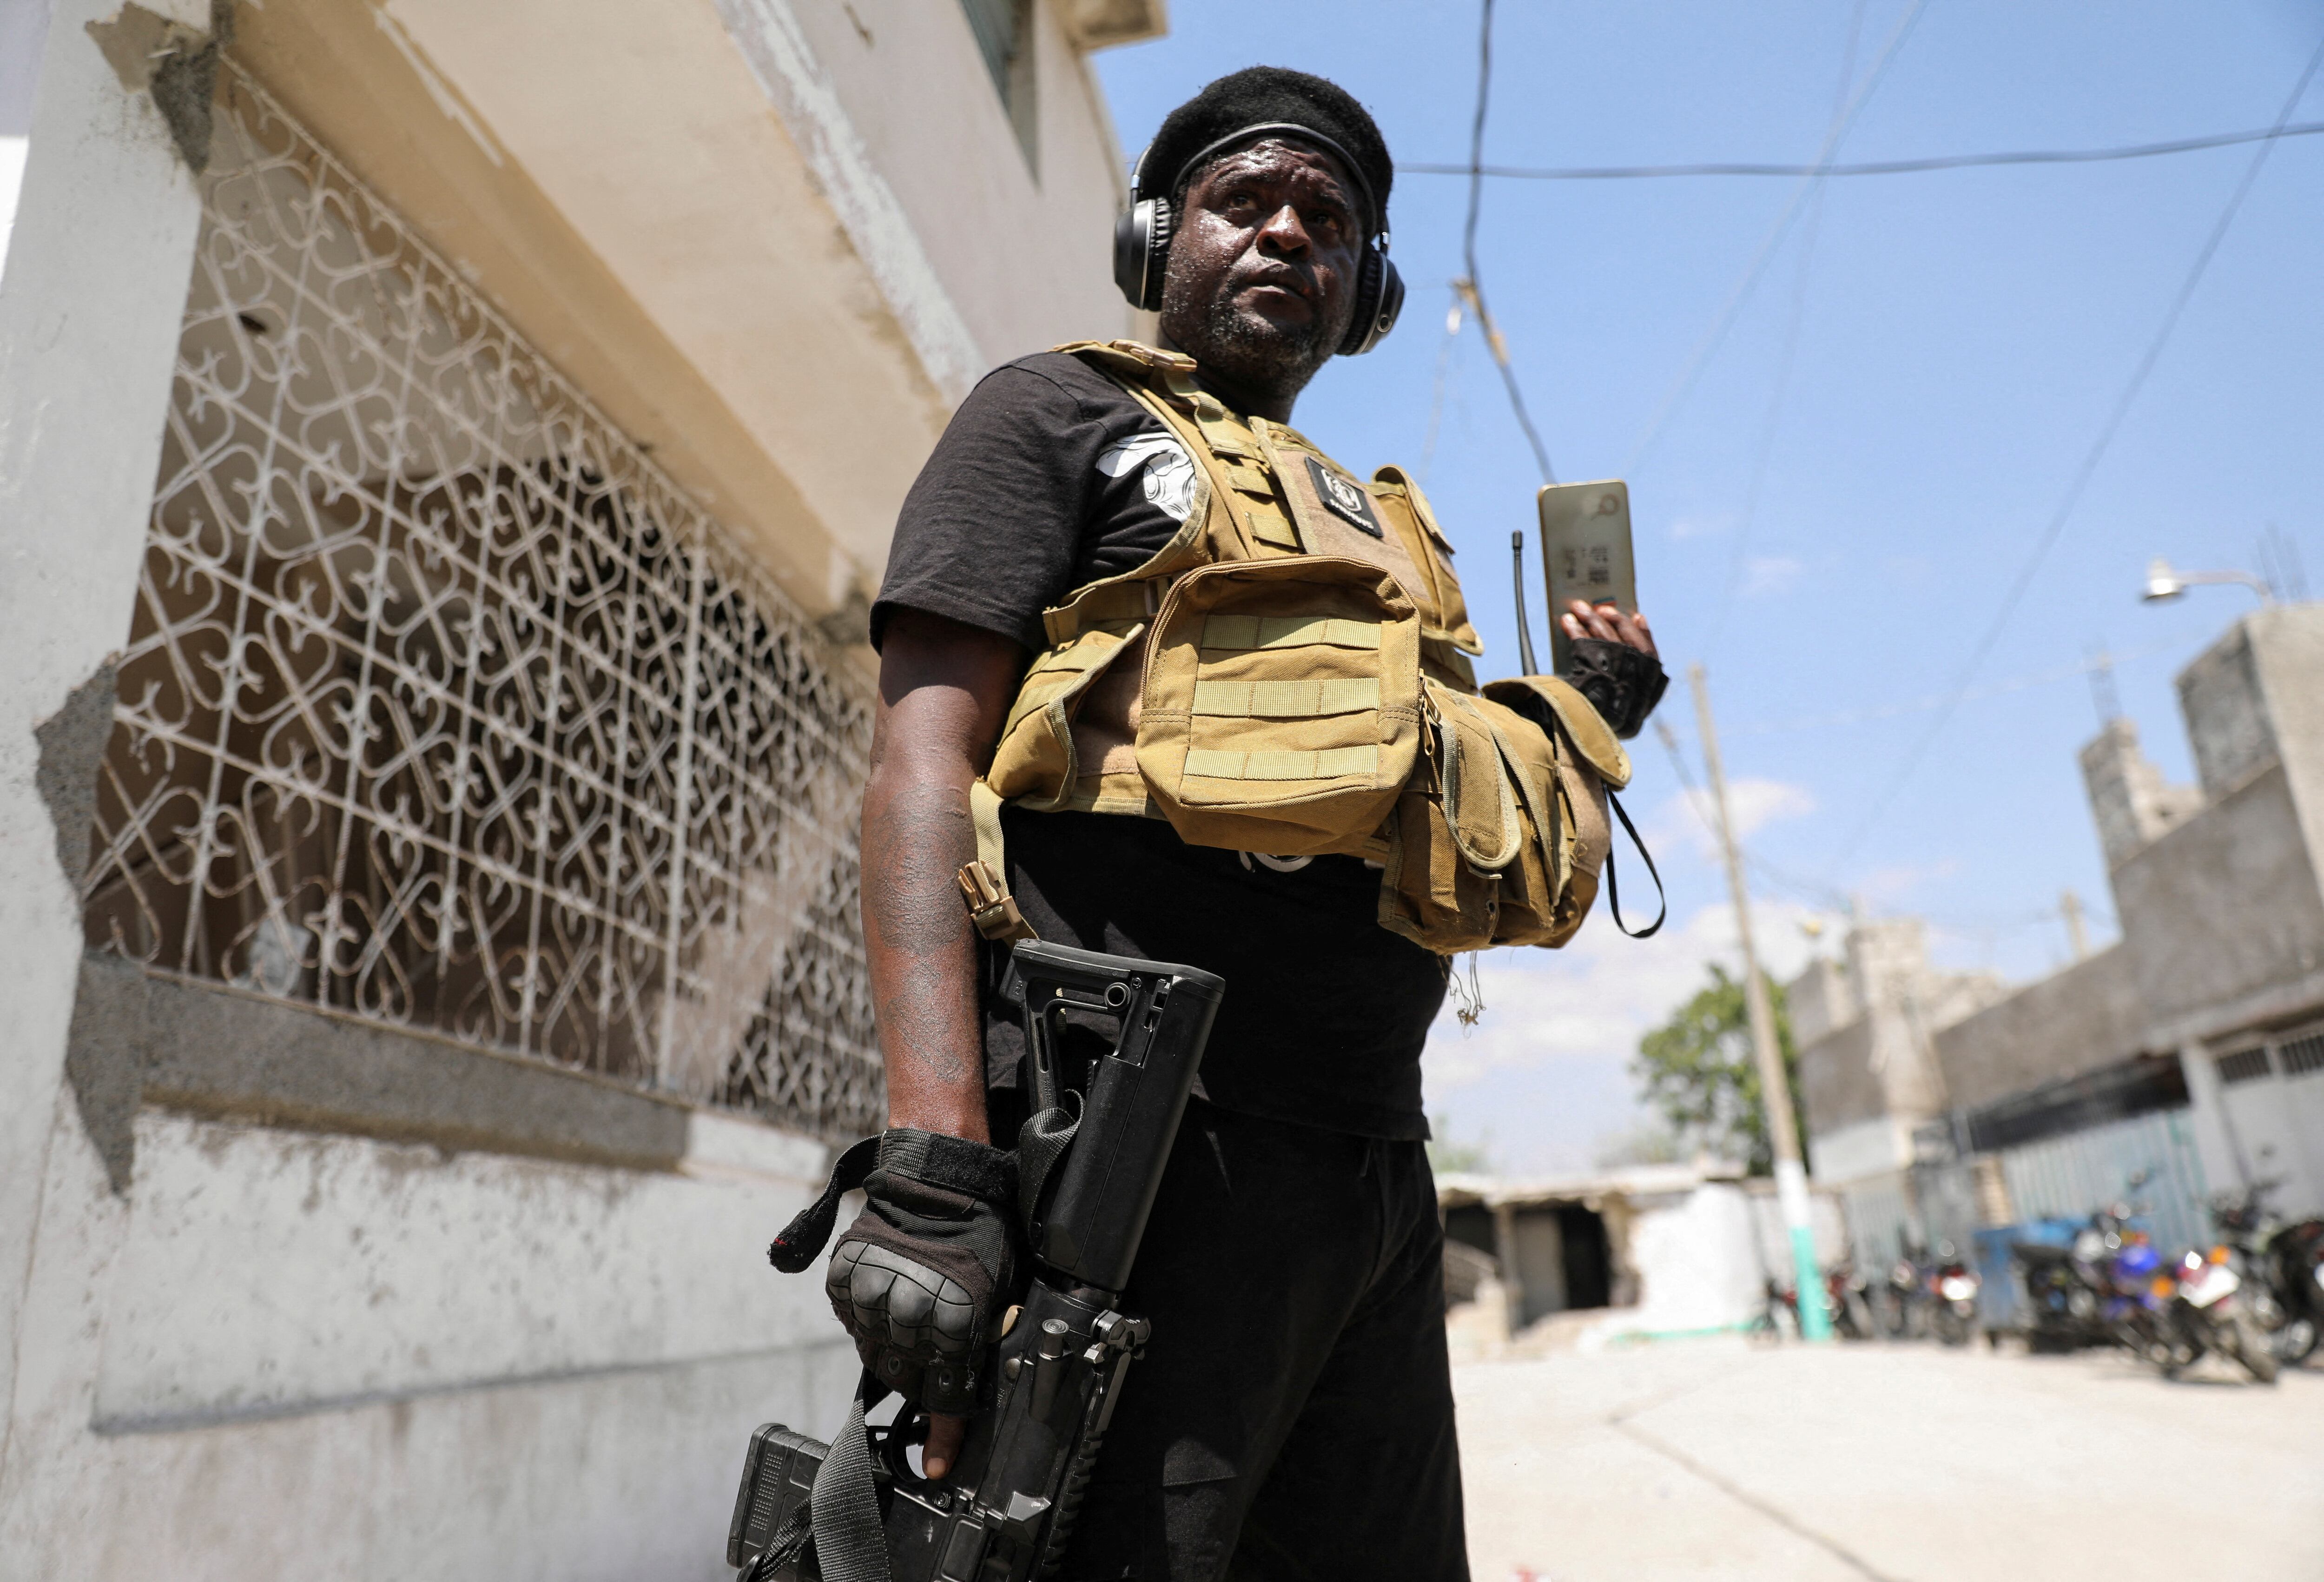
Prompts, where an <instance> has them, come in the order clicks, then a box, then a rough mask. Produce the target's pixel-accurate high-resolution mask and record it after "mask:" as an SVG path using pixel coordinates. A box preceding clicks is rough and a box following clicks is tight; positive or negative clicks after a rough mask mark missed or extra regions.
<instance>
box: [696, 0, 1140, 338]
mask: <svg viewBox="0 0 2324 1582" xmlns="http://www.w3.org/2000/svg"><path fill="white" fill-rule="evenodd" d="M721 5H722V8H723V9H724V11H725V12H726V14H727V15H728V18H729V21H730V23H739V20H740V18H742V16H743V15H744V14H747V13H749V12H751V11H752V10H754V9H755V10H759V11H772V10H774V9H775V4H774V0H721ZM788 11H789V13H790V14H791V15H792V17H793V19H794V23H795V25H796V27H797V29H798V32H799V33H800V34H801V35H802V36H803V37H804V38H805V39H806V41H807V43H808V45H809V46H810V48H811V49H812V51H813V52H814V58H815V60H816V63H817V65H818V67H819V69H820V71H821V74H822V75H823V77H824V78H825V79H826V80H827V81H828V82H829V83H830V85H831V88H832V90H833V92H834V94H835V97H836V100H837V102H838V103H839V104H840V105H841V106H844V109H845V113H846V116H847V120H848V122H849V124H850V125H853V127H854V128H855V129H856V131H857V133H858V134H859V136H860V138H861V140H862V147H863V148H864V150H865V152H866V153H867V155H868V157H869V159H870V161H871V165H872V166H873V167H874V168H875V169H876V170H877V171H878V172H879V174H880V176H881V180H883V181H884V183H885V184H886V186H887V187H888V189H889V190H890V191H892V192H893V193H894V194H895V199H896V201H897V202H898V203H899V205H900V207H901V208H902V209H903V211H904V212H905V213H906V214H907V215H908V216H909V217H910V219H911V223H912V226H913V227H914V229H915V230H917V231H918V234H919V235H920V236H923V237H926V238H928V243H927V252H928V258H929V262H930V264H932V266H933V267H934V269H935V271H936V275H937V277H938V279H940V280H941V281H942V282H943V284H944V289H945V294H946V295H947V296H949V297H950V298H951V300H952V301H954V303H956V304H957V305H958V307H959V310H960V314H961V317H962V319H964V321H965V322H966V323H967V325H968V327H969V330H970V332H971V333H972V334H973V335H974V336H975V338H976V339H977V342H978V344H979V345H981V346H982V347H983V348H984V350H985V354H986V355H987V356H988V357H990V359H991V361H993V362H996V363H998V362H1004V361H1007V360H1008V359H1010V358H1012V357H1019V356H1025V355H1026V354H1027V353H1028V352H1035V351H1040V350H1043V349H1045V348H1046V347H1051V346H1054V345H1056V343H1058V342H1059V341H1064V340H1081V339H1091V340H1109V339H1111V338H1114V337H1116V336H1121V335H1128V334H1130V333H1132V321H1133V315H1132V314H1131V312H1130V306H1129V304H1128V303H1126V302H1124V301H1122V299H1121V293H1120V291H1116V290H1115V289H1114V285H1113V221H1114V217H1115V215H1116V214H1117V213H1118V212H1120V207H1121V203H1122V200H1123V198H1124V197H1125V196H1126V194H1127V193H1128V190H1129V181H1128V178H1127V175H1126V173H1125V172H1126V171H1127V168H1128V167H1127V164H1126V162H1125V161H1124V159H1123V157H1122V153H1123V151H1122V150H1121V149H1120V146H1119V145H1118V144H1117V143H1116V142H1115V140H1114V134H1113V127H1112V123H1111V117H1110V116H1108V115H1107V113H1106V107H1105V99H1104V96H1103V94H1102V92H1101V91H1100V90H1099V88H1097V86H1096V84H1095V82H1094V80H1093V78H1092V75H1091V72H1090V70H1089V68H1088V65H1087V63H1086V61H1085V60H1084V58H1083V57H1082V56H1081V55H1080V54H1078V53H1076V52H1075V51H1074V49H1073V47H1072V45H1071V44H1070V43H1069V42H1067V40H1066V37H1065V30H1064V29H1063V27H1061V26H1060V25H1059V23H1058V20H1057V17H1056V7H1055V6H1053V5H1048V4H1038V5H1034V6H1033V7H1032V8H1031V14H1032V20H1033V29H1032V32H1033V39H1032V49H1033V65H1034V76H1035V91H1034V97H1035V100H1036V103H1037V116H1038V122H1039V138H1038V147H1039V157H1038V161H1037V164H1038V169H1037V170H1036V169H1035V168H1034V166H1033V164H1030V163H1028V162H1027V161H1026V159H1025V157H1024V154H1023V151H1022V150H1021V149H1019V146H1018V144H1017V140H1016V137H1015V134H1013V132H1012V131H1011V129H1010V125H1009V118H1008V114H1007V111H1006V110H1005V109H1004V108H1003V106H1002V105H1001V96H1000V94H999V93H998V92H997V91H996V90H995V89H994V88H993V85H992V79H991V74H990V73H989V72H987V70H986V69H985V66H984V60H983V57H982V55H980V54H979V53H978V52H977V48H976V42H975V38H974V35H973V34H972V33H971V32H970V31H969V26H968V18H967V15H966V14H965V12H964V9H963V7H962V6H961V5H959V4H958V0H848V4H847V5H844V6H842V5H834V4H822V5H790V6H788ZM904 85H908V91H902V92H899V91H898V90H899V87H901V86H904Z"/></svg>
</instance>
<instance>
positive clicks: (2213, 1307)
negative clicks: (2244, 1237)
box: [2154, 1244, 2276, 1384]
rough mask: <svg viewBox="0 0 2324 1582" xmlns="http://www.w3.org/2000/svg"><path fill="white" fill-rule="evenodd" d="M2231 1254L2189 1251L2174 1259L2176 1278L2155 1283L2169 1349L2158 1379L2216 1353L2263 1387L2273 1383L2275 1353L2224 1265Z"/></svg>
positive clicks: (2241, 1286)
mask: <svg viewBox="0 0 2324 1582" xmlns="http://www.w3.org/2000/svg"><path fill="white" fill-rule="evenodd" d="M2233 1255H2234V1254H2233V1253H2232V1252H2231V1251H2230V1249H2229V1248H2227V1246H2226V1245H2225V1244H2221V1245H2219V1246H2216V1247H2213V1248H2212V1249H2211V1251H2210V1253H2209V1254H2208V1255H2206V1254H2203V1253H2202V1252H2200V1251H2199V1250H2195V1249H2190V1250H2189V1251H2188V1253H2187V1254H2186V1255H2185V1256H2184V1257H2182V1258H2181V1259H2180V1261H2179V1266H2178V1268H2177V1270H2176V1271H2175V1272H2174V1273H2175V1275H2176V1278H2175V1279H2172V1278H2170V1277H2164V1278H2163V1279H2158V1280H2157V1281H2155V1282H2154V1283H2155V1289H2156V1291H2157V1292H2158V1294H2159V1293H2160V1292H2162V1291H2165V1290H2167V1291H2169V1292H2170V1309H2169V1311H2170V1314H2171V1318H2172V1326H2171V1337H2170V1339H2171V1346H2170V1355H2169V1357H2168V1360H2166V1361H2164V1362H2163V1377H2164V1378H2166V1379H2169V1378H2176V1377H2177V1376H2178V1374H2179V1373H2180V1371H2181V1369H2182V1368H2185V1367H2187V1366H2188V1365H2191V1364H2193V1363H2194V1362H2196V1361H2198V1360H2199V1359H2200V1358H2201V1357H2202V1356H2203V1355H2204V1354H2205V1353H2206V1352H2212V1351H2216V1352H2218V1353H2219V1354H2221V1355H2225V1356H2231V1357H2233V1358H2235V1360H2236V1361H2237V1362H2239V1363H2241V1364H2242V1365H2243V1366H2244V1371H2245V1372H2246V1373H2248V1374H2251V1376H2252V1377H2253V1378H2255V1379H2256V1380H2258V1381H2259V1382H2260V1383H2263V1384H2273V1383H2275V1371H2276V1363H2275V1353H2274V1351H2273V1349H2271V1347H2270V1346H2269V1345H2268V1337H2267V1336H2266V1335H2265V1333H2264V1332H2263V1331H2262V1330H2261V1328H2260V1327H2259V1324H2258V1322H2257V1321H2256V1320H2255V1318H2253V1316H2252V1305H2251V1302H2250V1301H2249V1300H2248V1299H2247V1296H2246V1292H2248V1291H2249V1290H2250V1287H2248V1286H2247V1285H2246V1283H2245V1281H2244V1280H2243V1277H2242V1276H2241V1275H2238V1274H2237V1273H2236V1272H2235V1270H2234V1269H2233V1268H2231V1267H2230V1266H2229V1260H2230V1259H2231V1258H2232V1257H2233Z"/></svg>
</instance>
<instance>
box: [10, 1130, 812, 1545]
mask: <svg viewBox="0 0 2324 1582" xmlns="http://www.w3.org/2000/svg"><path fill="white" fill-rule="evenodd" d="M137 1150H138V1169H137V1177H136V1181H135V1184H134V1187H133V1189H132V1190H131V1193H130V1195H129V1198H128V1199H127V1200H126V1201H125V1202H124V1201H122V1200H120V1199H116V1198H113V1197H112V1196H111V1195H110V1194H109V1193H108V1191H107V1190H106V1184H105V1180H104V1176H103V1172H102V1170H99V1169H97V1168H96V1166H95V1163H94V1161H93V1159H85V1158H83V1157H82V1156H81V1155H80V1154H79V1153H78V1152H76V1151H71V1150H60V1151H59V1158H58V1161H57V1165H56V1168H54V1169H52V1170H51V1180H50V1192H49V1207H48V1213H47V1215H46V1217H45V1221H44V1235H43V1237H42V1255H41V1267H40V1269H39V1271H38V1272H37V1274H36V1285H37V1287H38V1288H39V1290H40V1292H41V1295H42V1299H43V1300H42V1302H41V1304H40V1313H39V1315H38V1316H39V1317H40V1318H41V1319H42V1323H41V1324H40V1326H39V1328H37V1329H36V1330H34V1331H33V1332H32V1334H31V1335H30V1336H29V1338H30V1339H31V1340H32V1342H33V1343H34V1345H33V1355H34V1358H35V1360H36V1363H37V1371H38V1374H39V1375H40V1376H39V1378H38V1379H37V1380H36V1381H33V1383H36V1384H37V1385H38V1390H37V1395H38V1400H37V1402H36V1403H35V1404H36V1406H37V1410H35V1411H31V1412H29V1413H27V1414H25V1415H24V1416H23V1418H21V1419H20V1420H19V1422H18V1423H17V1424H16V1428H15V1433H14V1437H13V1441H12V1444H11V1450H10V1457H9V1462H8V1470H7V1474H6V1477H5V1484H0V1553H5V1554H6V1555H7V1556H8V1557H9V1562H8V1566H7V1568H6V1570H7V1574H8V1575H10V1576H12V1577H14V1576H23V1577H75V1578H90V1579H103V1578H113V1577H121V1578H124V1579H126V1578H131V1577H145V1576H150V1575H152V1574H153V1572H152V1568H153V1565H154V1557H155V1556H156V1555H167V1556H168V1557H169V1561H168V1566H167V1571H168V1574H169V1575H171V1577H189V1578H195V1577H199V1578H217V1579H218V1582H228V1579H232V1582H244V1579H246V1578H272V1577H334V1578H342V1577H344V1578H379V1579H380V1582H389V1579H391V1578H393V1579H397V1582H401V1579H404V1578H410V1577H426V1578H428V1579H429V1582H459V1579H465V1578H475V1579H476V1582H487V1579H490V1582H506V1579H509V1578H518V1577H539V1578H542V1579H543V1582H549V1579H550V1578H556V1579H558V1582H566V1579H586V1578H604V1582H615V1579H622V1582H627V1579H629V1578H636V1577H654V1578H658V1579H659V1578H686V1577H699V1578H703V1579H705V1582H707V1579H708V1578H711V1577H722V1576H724V1571H723V1570H722V1568H721V1566H720V1562H721V1560H722V1559H723V1555H722V1550H723V1547H724V1535H725V1522H726V1518H727V1514H728V1512H729V1510H730V1508H731V1505H732V1502H733V1492H734V1483H735V1479H736V1476H737V1475H738V1474H739V1472H740V1469H741V1465H742V1448H743V1446H744V1444H745V1442H746V1441H747V1439H748V1438H749V1435H750V1432H751V1429H752V1428H753V1427H755V1426H756V1425H757V1424H758V1423H760V1422H761V1421H765V1420H769V1419H779V1420H786V1421H790V1422H793V1423H796V1424H798V1425H800V1426H804V1427H808V1428H811V1429H814V1430H815V1431H817V1432H820V1433H824V1434H828V1433H829V1432H831V1431H832V1430H833V1429H835V1428H836V1427H837V1426H838V1424H839V1422H840V1421H841V1420H842V1417H843V1415H844V1406H845V1401H846V1396H847V1393H848V1392H849V1390H850V1389H851V1388H852V1386H853V1382H854V1376H855V1365H854V1358H853V1353H852V1351H851V1350H850V1349H849V1347H848V1346H847V1345H846V1342H845V1339H844V1336H842V1335H841V1334H840V1333H839V1331H838V1329H837V1328H836V1327H835V1325H833V1324H832V1322H831V1319H830V1314H829V1311H828V1309H827V1308H825V1305H824V1303H823V1300H822V1293H821V1289H820V1282H819V1281H817V1280H816V1278H815V1277H814V1276H812V1275H801V1276H794V1277H788V1278H787V1277H783V1276H779V1275H778V1274H776V1273H775V1272H774V1271H772V1270H771V1269H770V1268H769V1267H768V1266H767V1263H766V1258H765V1244H766V1243H767V1241H768V1239H769V1238H770V1235H772V1233H773V1231H774V1230H776V1229H777V1228H779V1226H781V1224H782V1223H783V1221H784V1220H785V1219H786V1218H787V1217H788V1216H789V1215H790V1214H792V1213H793V1212H795V1211H796V1210H797V1208H798V1206H799V1205H800V1204H801V1203H802V1202H804V1201H805V1200H806V1199H807V1197H809V1196H811V1195H812V1193H813V1192H814V1191H815V1190H816V1189H817V1188H818V1187H819V1186H820V1181H819V1180H818V1179H817V1178H818V1177H819V1176H820V1174H821V1172H822V1167H823V1161H824V1156H825V1151H824V1149H823V1148H822V1147H821V1146H820V1145H818V1144H816V1143H807V1142H805V1141H803V1140H800V1139H797V1138H787V1137H783V1136H781V1135H779V1134H778V1133H772V1132H769V1131H767V1130H765V1129H764V1128H761V1127H757V1126H752V1125H749V1124H744V1123H739V1122H733V1121H724V1120H721V1119H719V1118H717V1117H712V1116H703V1117H698V1118H697V1122H696V1139H695V1143H694V1146H693V1148H692V1150H691V1152H690V1153H689V1156H688V1159H687V1164H686V1166H685V1167H684V1168H683V1170H680V1171H679V1172H678V1173H644V1172H633V1171H621V1170H604V1169H596V1168H590V1167H583V1166H575V1165H564V1164H556V1163H548V1162H542V1161H531V1160H516V1159H508V1158H502V1157H496V1156H491V1155H461V1156H456V1157H452V1158H448V1159H447V1158H445V1157H443V1156H441V1155H439V1154H438V1153H437V1152H435V1151H434V1150H432V1149H428V1148H415V1147H409V1146H403V1145H398V1144H392V1143H377V1142H372V1141H368V1140H364V1139H361V1138H350V1137H327V1136H318V1135H313V1134H307V1133H295V1132H287V1131H281V1130H272V1129H266V1128H259V1127H248V1126H240V1125H234V1124H220V1123H216V1122H208V1121H200V1120H195V1119H190V1118H188V1117H184V1116H179V1115H163V1114H159V1113H155V1112H151V1111H149V1112H147V1113H146V1114H145V1115H143V1116H141V1117H140V1120H139V1123H138V1138H137ZM33 1371H34V1370H33V1369H32V1368H31V1367H28V1369H27V1372H28V1374H31V1373H32V1372H33Z"/></svg>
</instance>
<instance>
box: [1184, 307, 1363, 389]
mask: <svg viewBox="0 0 2324 1582" xmlns="http://www.w3.org/2000/svg"><path fill="white" fill-rule="evenodd" d="M1192 295H1193V291H1190V290H1188V289H1186V288H1185V287H1184V286H1182V284H1181V282H1179V281H1178V280H1176V279H1172V280H1170V281H1169V282H1167V283H1166V285H1165V287H1164V290H1163V300H1162V317H1163V319H1164V321H1165V322H1166V323H1168V324H1170V325H1171V326H1172V327H1173V328H1174V330H1176V329H1181V328H1185V327H1187V326H1199V327H1200V328H1199V330H1198V331H1197V333H1196V334H1194V335H1193V336H1188V335H1184V334H1176V335H1174V338H1175V339H1176V340H1177V341H1178V343H1179V345H1180V346H1181V347H1184V348H1185V350H1186V351H1187V352H1188V353H1190V354H1191V355H1192V356H1194V360H1195V361H1196V362H1198V363H1200V364H1201V365H1203V367H1205V368H1207V369H1209V370H1211V371H1212V372H1213V373H1215V374H1220V375H1224V376H1226V377H1227V378H1229V379H1231V380H1233V381H1234V382H1235V383H1237V384H1244V385H1248V386H1250V387H1252V388H1254V389H1261V390H1284V389H1286V388H1287V389H1288V390H1289V391H1292V392H1295V393H1296V391H1297V390H1298V389H1300V388H1301V387H1302V386H1304V385H1305V384H1306V383H1307V381H1308V380H1310V379H1312V378H1314V376H1315V371H1316V370H1317V369H1319V368H1321V367H1322V366H1323V365H1324V364H1325V363H1327V362H1329V361H1330V360H1331V357H1332V354H1333V351H1335V350H1336V349H1337V348H1338V345H1339V337H1337V336H1335V335H1333V334H1332V333H1331V329H1330V327H1329V326H1328V325H1326V324H1325V323H1324V322H1323V319H1322V318H1321V317H1320V316H1314V317H1311V318H1309V319H1308V320H1307V322H1306V323H1305V324H1283V323H1278V322H1277V321H1276V320H1274V319H1269V318H1268V317H1266V316H1265V315H1264V314H1261V313H1259V312H1256V311H1254V310H1251V309H1249V308H1245V307H1241V306H1240V305H1238V304H1237V303H1236V301H1234V294H1233V292H1232V291H1231V290H1229V291H1220V292H1217V293H1216V294H1214V295H1213V296H1211V297H1210V299H1209V300H1208V301H1188V300H1187V299H1188V298H1190V297H1191V296H1192ZM1194 341H1199V342H1200V344H1199V345H1195V344H1190V343H1191V342H1194Z"/></svg>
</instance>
